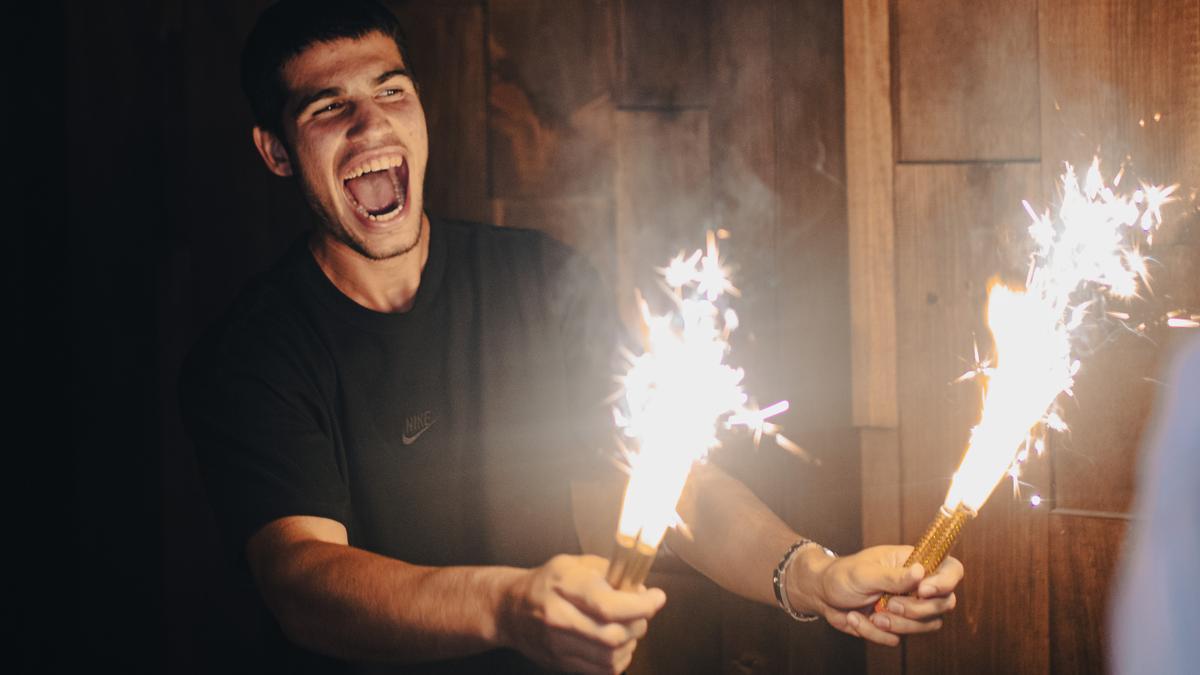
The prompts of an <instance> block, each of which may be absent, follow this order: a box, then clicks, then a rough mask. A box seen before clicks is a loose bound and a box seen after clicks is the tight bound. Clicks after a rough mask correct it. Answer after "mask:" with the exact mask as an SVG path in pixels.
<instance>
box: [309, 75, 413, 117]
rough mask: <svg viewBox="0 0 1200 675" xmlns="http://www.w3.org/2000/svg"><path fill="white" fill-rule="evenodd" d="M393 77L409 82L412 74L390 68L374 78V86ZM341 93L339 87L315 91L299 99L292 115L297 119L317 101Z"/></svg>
mask: <svg viewBox="0 0 1200 675" xmlns="http://www.w3.org/2000/svg"><path fill="white" fill-rule="evenodd" d="M394 77H407V78H408V79H410V80H411V79H412V73H410V72H409V71H408V69H407V68H392V69H391V70H388V71H385V72H384V73H383V74H381V75H379V76H378V77H376V78H375V84H376V85H380V84H383V83H384V82H387V81H388V80H390V79H392V78H394ZM342 91H343V90H342V88H341V87H325V88H324V89H321V90H318V91H315V92H313V93H311V94H308V95H307V96H305V97H304V98H302V99H300V100H299V101H298V102H297V103H296V106H295V108H294V109H293V113H292V114H293V115H294V116H297V117H298V116H299V115H300V114H301V113H303V112H304V111H305V110H308V107H309V106H311V105H312V104H314V103H316V102H317V101H320V100H321V99H323V98H334V97H336V96H339V95H340V94H341V93H342Z"/></svg>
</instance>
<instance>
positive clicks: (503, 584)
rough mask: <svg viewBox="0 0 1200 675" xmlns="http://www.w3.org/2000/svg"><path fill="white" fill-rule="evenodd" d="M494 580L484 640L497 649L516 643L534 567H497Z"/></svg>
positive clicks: (484, 627)
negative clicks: (525, 587) (527, 587)
mask: <svg viewBox="0 0 1200 675" xmlns="http://www.w3.org/2000/svg"><path fill="white" fill-rule="evenodd" d="M493 571H494V575H495V577H494V579H493V583H492V584H491V591H490V593H489V598H488V608H489V610H490V611H489V612H487V617H488V619H487V620H485V622H484V623H485V625H484V626H483V638H484V641H485V642H487V643H488V644H489V645H491V646H492V647H493V648H503V647H513V646H515V644H516V640H515V639H514V638H515V630H514V629H515V626H516V618H517V616H519V615H520V613H521V611H522V605H523V601H522V599H523V598H525V597H526V595H527V594H526V593H525V592H524V591H523V590H522V589H523V588H524V586H525V585H526V584H527V582H528V579H529V575H530V574H531V572H530V570H524V569H518V568H515V567H497V568H493Z"/></svg>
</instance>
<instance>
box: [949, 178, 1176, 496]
mask: <svg viewBox="0 0 1200 675" xmlns="http://www.w3.org/2000/svg"><path fill="white" fill-rule="evenodd" d="M1175 187H1176V186H1171V187H1167V188H1163V187H1159V186H1150V185H1144V184H1143V185H1142V186H1141V187H1140V188H1139V189H1138V190H1137V191H1135V192H1134V193H1133V194H1132V195H1129V196H1123V195H1118V194H1116V193H1114V191H1113V188H1112V187H1109V186H1106V185H1105V183H1104V178H1103V176H1102V175H1101V173H1100V160H1099V159H1095V160H1093V162H1092V165H1091V167H1090V168H1089V169H1088V172H1087V174H1086V176H1085V177H1084V179H1083V180H1082V181H1080V180H1079V179H1078V178H1077V177H1076V175H1075V170H1074V169H1073V168H1072V167H1071V166H1070V165H1069V164H1068V165H1067V167H1066V173H1064V174H1063V177H1062V188H1063V200H1062V206H1061V207H1060V208H1059V211H1058V214H1057V218H1051V216H1050V214H1049V213H1048V212H1047V213H1045V214H1042V215H1038V214H1037V213H1035V212H1034V210H1033V209H1032V207H1030V206H1029V204H1028V203H1025V209H1026V211H1027V212H1028V213H1029V215H1030V217H1031V218H1032V220H1033V223H1032V224H1031V225H1030V226H1029V235H1030V236H1031V237H1032V238H1033V240H1034V243H1035V244H1036V247H1037V248H1036V251H1035V253H1034V258H1033V264H1032V266H1031V268H1030V272H1029V277H1028V279H1027V281H1026V288H1025V290H1015V289H1012V288H1009V287H1008V286H1005V285H1003V284H999V283H994V284H993V285H992V287H991V289H990V291H989V295H988V309H987V322H988V328H989V329H991V332H992V337H993V341H994V343H995V356H994V357H993V358H992V359H990V360H989V363H990V365H989V366H987V367H984V368H982V375H983V378H982V379H983V380H984V381H985V383H986V384H985V387H986V389H985V393H984V404H983V411H982V413H981V415H980V419H979V424H978V425H977V426H976V427H975V428H974V429H972V430H971V438H970V444H969V447H968V448H967V452H966V454H965V455H964V456H963V460H962V464H961V465H960V466H959V469H958V471H957V472H956V473H955V474H954V480H953V481H952V483H951V485H950V490H949V492H948V493H947V495H946V501H945V506H946V508H947V509H951V510H953V509H954V508H956V507H957V506H958V505H959V504H963V505H965V506H967V507H968V508H971V509H973V510H978V509H979V508H980V507H981V506H983V503H984V502H986V501H987V499H988V497H989V496H990V495H991V493H992V491H993V490H995V488H996V485H997V484H998V483H999V482H1000V481H1001V480H1002V479H1003V478H1004V476H1006V475H1008V476H1011V478H1012V479H1013V481H1014V486H1015V485H1016V480H1017V478H1018V476H1019V475H1020V469H1019V462H1020V460H1022V459H1023V457H1027V456H1028V452H1027V451H1025V448H1027V447H1028V440H1029V438H1030V436H1031V434H1032V435H1034V436H1035V441H1034V447H1035V448H1036V449H1037V451H1038V453H1039V454H1041V452H1042V450H1043V448H1044V447H1045V446H1044V443H1043V441H1042V438H1041V436H1042V435H1043V434H1044V431H1045V429H1046V428H1049V429H1053V430H1057V431H1062V430H1065V429H1066V424H1065V423H1064V422H1063V420H1062V418H1061V417H1060V416H1059V415H1058V413H1057V411H1056V410H1055V409H1054V406H1055V401H1056V400H1057V399H1058V397H1059V396H1060V395H1061V394H1063V393H1066V394H1068V395H1070V393H1071V387H1072V385H1073V383H1074V377H1075V374H1076V373H1077V372H1078V370H1079V361H1078V360H1077V359H1076V357H1075V356H1074V354H1073V353H1072V348H1071V337H1072V332H1073V331H1074V330H1076V329H1077V328H1079V327H1080V326H1082V325H1084V323H1085V322H1086V320H1087V319H1088V318H1089V317H1091V316H1092V315H1094V314H1101V315H1103V313H1102V312H1100V311H1099V309H1098V308H1099V307H1100V306H1101V305H1100V304H1098V303H1096V302H1095V300H1096V298H1097V296H1098V295H1100V294H1108V295H1110V296H1114V297H1118V298H1132V297H1135V296H1137V295H1138V293H1139V291H1140V290H1141V289H1142V288H1143V287H1144V286H1145V285H1146V284H1147V283H1148V280H1149V279H1148V272H1147V269H1146V263H1145V258H1144V257H1143V256H1142V255H1141V254H1140V253H1139V252H1138V251H1137V249H1136V247H1135V245H1134V243H1133V242H1134V241H1135V236H1134V235H1136V234H1138V233H1144V234H1145V239H1146V241H1147V244H1148V243H1149V242H1150V241H1151V240H1152V237H1153V232H1154V230H1156V229H1157V228H1158V226H1159V225H1160V224H1161V223H1162V212H1161V207H1162V206H1163V205H1164V204H1166V203H1168V202H1170V201H1172V199H1171V194H1172V193H1173V192H1174V191H1175ZM1085 291H1086V292H1085ZM1118 316H1121V315H1120V314H1118ZM1125 316H1127V315H1125ZM1039 502H1040V499H1039Z"/></svg>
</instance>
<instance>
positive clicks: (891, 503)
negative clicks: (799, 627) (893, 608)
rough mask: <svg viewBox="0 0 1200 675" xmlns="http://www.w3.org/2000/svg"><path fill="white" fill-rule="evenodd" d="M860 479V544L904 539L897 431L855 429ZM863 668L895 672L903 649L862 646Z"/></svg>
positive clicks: (881, 674) (879, 673)
mask: <svg viewBox="0 0 1200 675" xmlns="http://www.w3.org/2000/svg"><path fill="white" fill-rule="evenodd" d="M856 431H857V433H858V449H859V457H860V458H861V459H860V461H859V466H860V467H861V470H860V476H861V479H862V545H863V546H864V547H865V546H875V545H878V544H897V543H905V541H906V540H905V539H904V536H903V531H902V529H901V522H900V520H901V519H900V514H901V510H900V509H901V505H902V503H903V502H902V495H901V492H900V476H901V475H902V474H901V462H900V433H899V431H897V430H896V429H857V430H856ZM866 660H867V672H868V673H871V675H899V674H900V673H902V672H904V650H903V649H892V648H889V647H883V646H881V645H867V646H866Z"/></svg>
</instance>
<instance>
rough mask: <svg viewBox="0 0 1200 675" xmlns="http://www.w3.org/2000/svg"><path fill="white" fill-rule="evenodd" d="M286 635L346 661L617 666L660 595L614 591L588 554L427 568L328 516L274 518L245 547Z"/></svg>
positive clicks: (605, 669) (600, 564) (623, 663)
mask: <svg viewBox="0 0 1200 675" xmlns="http://www.w3.org/2000/svg"><path fill="white" fill-rule="evenodd" d="M246 552H247V558H248V560H249V563H250V569H251V571H252V573H253V574H254V578H255V581H256V582H257V584H258V587H259V589H260V591H261V593H262V595H263V598H264V600H265V601H266V603H267V606H268V607H269V608H270V609H271V611H272V612H273V613H274V614H275V616H276V617H277V618H278V620H279V622H280V625H281V626H282V628H283V630H284V633H285V634H286V635H287V636H288V638H289V639H291V640H292V641H294V642H296V643H297V644H299V645H302V646H304V647H306V648H308V649H310V650H313V651H317V652H321V653H324V654H328V655H331V656H336V657H339V658H344V659H351V660H369V661H388V662H397V663H411V662H419V661H429V660H438V659H448V658H455V657H462V656H468V655H470V654H474V653H478V652H482V651H487V650H489V649H495V648H501V647H508V648H512V649H516V650H517V651H520V652H521V653H523V654H525V655H526V656H528V657H529V658H531V659H533V660H534V661H537V662H539V663H541V664H542V665H545V666H549V667H551V668H555V669H559V670H569V671H573V672H587V673H593V672H594V673H619V672H621V671H622V670H624V669H625V668H626V667H627V666H628V665H629V661H630V659H631V658H632V655H633V650H634V648H635V647H636V644H637V640H638V638H640V637H641V636H642V635H644V634H645V632H646V623H647V621H648V620H649V619H650V618H651V617H653V616H654V614H655V613H657V611H658V610H659V609H660V608H661V607H662V605H663V602H664V601H665V596H664V595H663V593H662V591H660V590H657V589H654V590H642V591H640V592H633V593H625V592H619V591H615V590H613V589H612V588H610V587H609V586H608V584H607V583H606V582H605V581H604V571H605V566H606V562H605V561H604V559H602V558H598V557H596V556H566V555H563V556H556V557H555V558H552V559H551V560H550V561H549V562H547V563H546V564H545V565H542V566H541V567H538V568H535V569H531V570H526V569H518V568H514V567H423V566H418V565H411V564H408V563H405V562H402V561H399V560H395V559H392V558H388V557H385V556H381V555H377V554H374V553H370V552H368V551H365V550H362V549H358V548H355V547H352V546H349V545H348V541H347V535H346V529H345V527H344V526H343V525H342V524H341V523H339V522H337V521H335V520H331V519H327V518H318V517H313V516H289V517H286V518H280V519H278V520H275V521H272V522H271V523H268V524H267V525H266V526H264V527H263V528H262V529H260V530H259V531H258V532H256V533H255V534H254V535H253V536H252V537H251V538H250V540H249V541H248V542H247V545H246Z"/></svg>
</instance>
